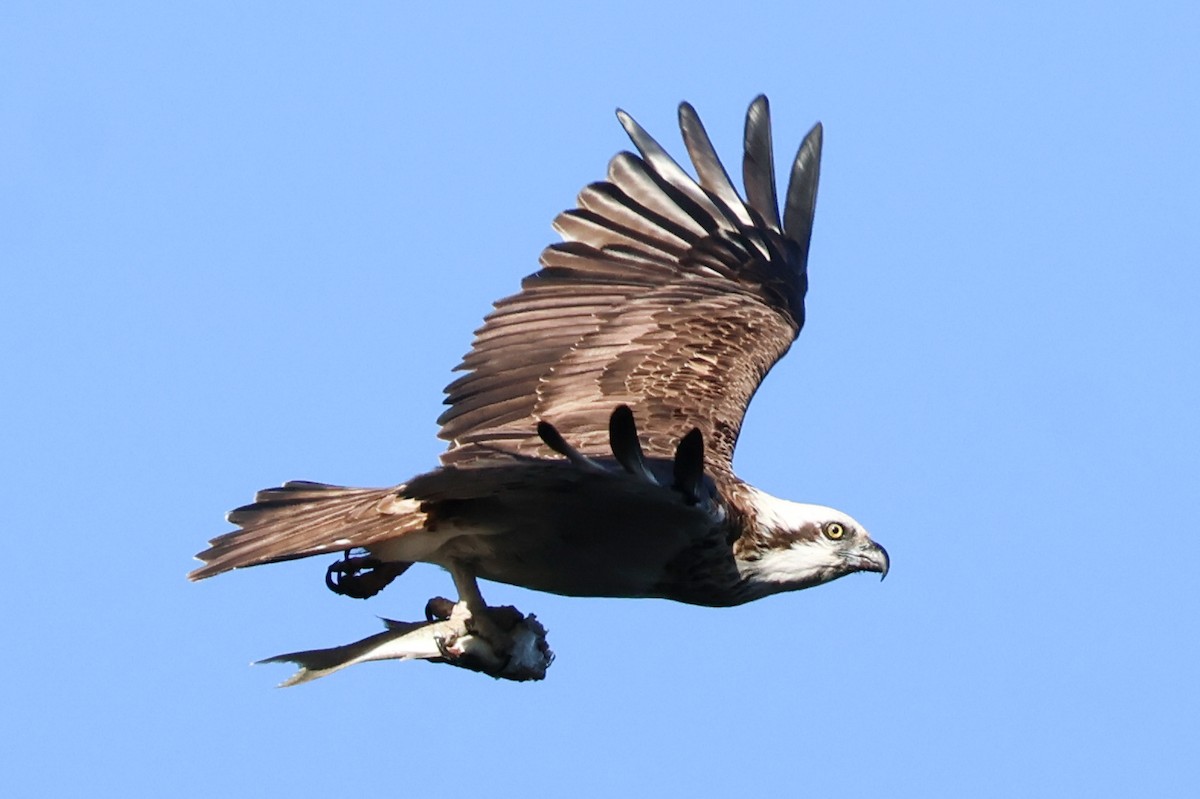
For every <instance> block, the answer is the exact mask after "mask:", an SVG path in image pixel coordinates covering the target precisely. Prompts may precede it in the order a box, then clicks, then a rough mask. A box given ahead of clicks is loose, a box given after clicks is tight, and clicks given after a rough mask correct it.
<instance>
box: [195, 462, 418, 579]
mask: <svg viewBox="0 0 1200 799" xmlns="http://www.w3.org/2000/svg"><path fill="white" fill-rule="evenodd" d="M226 518H227V519H228V520H229V521H230V522H231V523H233V524H236V525H237V526H238V527H239V528H240V529H238V530H234V531H232V532H229V533H225V534H224V535H220V536H217V537H216V538H214V539H212V540H211V541H209V547H208V549H206V550H204V551H203V552H200V553H199V554H197V555H196V557H197V558H198V559H199V560H202V561H204V565H203V566H201V567H200V568H198V569H196V570H195V571H193V572H192V573H191V574H189V575H188V579H191V580H202V579H204V578H205V577H212V576H213V575H215V574H220V573H221V572H225V571H229V570H230V569H240V568H242V567H244V566H257V565H259V564H262V563H274V562H276V561H281V560H292V559H295V558H304V557H308V556H309V555H319V554H322V553H328V552H337V551H340V550H346V549H353V548H356V547H364V546H368V545H369V544H371V543H374V542H376V541H379V540H382V539H385V538H391V537H394V536H398V535H403V534H404V533H406V532H411V531H413V530H417V529H420V528H421V527H422V526H423V525H424V522H425V514H424V513H422V512H421V509H420V503H418V502H417V501H415V500H413V499H410V498H408V497H407V496H405V494H404V486H398V487H393V488H346V487H343V486H334V485H326V484H324V483H310V482H306V481H293V482H290V483H284V484H283V485H282V486H280V487H279V488H268V489H265V490H263V491H259V492H258V495H257V496H256V497H255V498H254V502H253V503H252V504H250V505H244V506H242V507H240V508H237V509H235V510H232V511H230V512H229V515H228V516H227V517H226Z"/></svg>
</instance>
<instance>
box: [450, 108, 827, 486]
mask: <svg viewBox="0 0 1200 799" xmlns="http://www.w3.org/2000/svg"><path fill="white" fill-rule="evenodd" d="M617 116H618V118H619V119H620V121H621V124H622V125H623V126H624V127H625V130H626V132H627V133H628V134H629V137H630V138H631V139H632V140H633V143H634V145H635V146H636V147H637V149H638V151H639V152H640V154H641V156H640V157H639V156H637V155H633V154H632V153H628V152H624V153H620V154H619V155H617V156H616V157H615V158H613V160H612V161H611V162H610V163H609V168H608V180H607V181H604V182H601V183H593V184H592V185H590V186H588V187H587V188H585V189H584V190H583V191H582V192H581V193H580V195H579V207H578V208H576V209H573V210H570V211H566V212H564V213H562V214H560V215H559V216H558V218H557V219H556V220H555V221H554V226H555V229H556V230H558V232H559V233H560V234H561V235H562V236H563V238H564V239H565V241H564V242H563V243H561V244H553V245H551V246H549V247H547V248H546V250H545V251H544V252H543V253H542V258H541V263H542V269H541V270H540V271H538V272H537V273H535V274H533V275H530V276H529V277H527V278H526V279H525V280H524V281H523V282H522V284H521V292H520V293H519V294H515V295H513V296H511V297H508V298H506V299H503V300H501V301H500V302H498V303H496V306H495V310H494V311H493V312H492V313H491V314H489V315H488V317H487V319H486V320H485V322H484V325H483V327H482V328H480V329H479V330H478V331H476V334H475V341H474V344H473V346H472V349H471V352H469V353H468V354H467V355H466V357H465V358H464V359H463V361H462V363H461V364H459V366H458V367H457V370H458V371H466V374H465V375H463V376H462V377H460V378H458V379H457V380H455V381H454V382H453V383H451V384H450V385H449V386H447V387H446V394H447V397H446V404H448V405H449V406H450V408H449V409H448V410H446V412H445V413H443V414H442V416H441V418H440V419H439V420H438V422H439V424H441V425H442V428H441V432H440V433H439V435H440V436H441V437H442V438H444V439H447V440H449V441H450V448H449V449H448V450H447V451H446V452H445V453H444V454H443V456H442V461H443V463H446V464H454V463H462V462H467V461H470V460H474V459H475V458H477V457H479V456H480V455H481V454H482V453H483V452H486V451H488V450H494V449H501V450H507V451H511V452H519V453H524V454H530V455H535V454H546V450H545V448H544V445H543V444H542V441H541V440H540V439H539V438H538V436H537V433H536V432H535V429H536V426H537V422H538V421H539V420H545V421H548V422H551V423H552V424H554V425H555V426H556V427H557V428H558V429H559V430H560V431H561V432H562V434H563V436H564V437H565V438H566V439H567V440H568V441H570V442H571V444H572V445H574V446H575V447H577V448H578V449H579V450H580V451H581V452H583V453H584V454H593V455H599V454H604V453H607V451H608V447H609V440H608V422H609V415H610V414H611V413H612V411H613V408H614V407H615V406H617V405H620V404H625V405H628V406H629V407H630V408H632V410H633V413H634V417H635V419H636V420H637V424H638V427H639V428H640V429H641V430H642V431H644V433H643V444H644V445H645V447H646V449H647V452H648V453H649V454H651V455H656V456H660V457H670V456H672V455H673V453H674V451H675V446H676V445H677V444H678V442H679V440H680V439H681V438H682V437H683V436H684V435H685V434H687V432H688V431H690V430H691V429H692V428H693V427H698V428H700V430H701V431H702V433H703V434H704V441H705V446H706V448H707V450H708V452H709V454H710V457H709V468H711V469H715V470H718V471H729V470H730V469H731V462H732V459H733V449H734V445H735V444H736V442H737V438H738V433H739V431H740V429H741V425H742V417H743V415H744V414H745V411H746V406H747V405H748V404H749V403H750V399H751V397H752V396H753V395H754V392H755V391H756V390H757V388H758V386H759V384H760V383H761V382H762V379H763V377H765V376H766V374H767V372H768V371H769V370H770V369H771V367H772V366H773V365H774V364H775V362H776V361H778V360H779V358H780V357H782V356H783V354H784V353H785V352H787V350H788V347H790V346H791V343H792V341H794V340H795V338H796V335H797V334H798V333H799V332H800V328H801V327H802V326H803V324H804V294H805V291H806V290H807V286H808V280H807V275H806V264H807V261H808V246H809V239H810V236H811V234H812V221H813V211H814V208H815V204H816V196H817V178H818V173H819V170H820V158H821V126H820V125H819V124H818V125H817V126H816V127H814V128H813V129H812V131H811V132H810V133H809V134H808V136H807V137H805V139H804V143H803V144H802V145H801V147H800V151H799V152H798V153H797V155H796V160H795V162H794V164H793V166H792V172H791V179H790V181H789V185H788V191H787V198H786V203H785V206H784V213H783V219H782V221H781V219H780V216H779V208H778V204H777V201H776V192H775V172H774V164H773V159H772V148H771V122H770V114H769V109H768V105H767V99H766V97H762V96H760V97H758V98H757V99H756V100H755V101H754V102H753V103H752V104H751V105H750V109H749V111H748V112H747V114H746V130H745V155H744V158H743V164H742V168H743V180H744V183H745V188H746V199H745V200H743V199H742V198H741V197H740V196H739V195H738V193H737V190H736V189H735V188H734V187H733V184H732V182H731V181H730V179H729V176H728V174H727V173H726V171H725V169H724V167H723V166H722V165H721V162H720V160H719V159H718V158H717V155H716V152H715V151H714V149H713V146H712V143H711V142H710V140H709V138H708V134H707V133H706V132H705V130H704V126H703V125H701V123H700V119H699V117H698V116H697V115H696V112H695V110H694V109H693V108H692V107H691V106H690V105H688V104H687V103H684V104H682V105H681V106H680V107H679V126H680V129H681V130H682V132H683V139H684V143H685V145H686V146H687V150H688V154H689V155H690V156H691V160H692V164H693V166H694V167H695V170H696V175H697V178H698V180H693V179H692V178H691V177H690V176H689V175H688V174H687V173H686V172H685V171H684V170H683V169H682V168H681V167H680V166H679V165H678V164H677V163H676V162H675V161H674V160H672V159H671V157H670V156H668V155H667V154H666V152H665V151H664V150H663V149H662V147H660V146H659V144H658V143H657V142H656V141H655V140H654V139H652V138H651V137H650V136H649V135H648V134H647V133H646V131H645V130H643V129H642V128H641V126H639V125H638V124H637V122H635V121H634V120H633V119H632V118H631V117H630V116H629V115H628V114H626V113H624V112H623V111H618V112H617Z"/></svg>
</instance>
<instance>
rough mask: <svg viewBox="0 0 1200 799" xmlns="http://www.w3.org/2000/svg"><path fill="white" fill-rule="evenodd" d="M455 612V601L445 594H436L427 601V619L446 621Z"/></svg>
mask: <svg viewBox="0 0 1200 799" xmlns="http://www.w3.org/2000/svg"><path fill="white" fill-rule="evenodd" d="M452 612H454V603H453V602H451V601H450V600H449V599H446V598H445V597H444V596H435V597H434V598H433V599H431V600H429V601H428V602H426V603H425V621H445V620H446V619H448V618H450V614H451V613H452Z"/></svg>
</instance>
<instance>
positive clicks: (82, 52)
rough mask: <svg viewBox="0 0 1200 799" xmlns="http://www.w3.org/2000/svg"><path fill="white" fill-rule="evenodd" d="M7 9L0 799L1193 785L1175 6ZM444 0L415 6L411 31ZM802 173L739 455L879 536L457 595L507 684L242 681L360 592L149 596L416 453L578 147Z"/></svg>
mask: <svg viewBox="0 0 1200 799" xmlns="http://www.w3.org/2000/svg"><path fill="white" fill-rule="evenodd" d="M1132 6H1133V4H1103V3H1086V4H1085V3H1079V4H1064V3H1007V4H1003V5H1002V7H996V8H991V9H986V8H982V7H977V6H972V7H968V6H967V5H965V4H960V3H944V4H939V3H921V2H917V3H905V4H896V5H893V4H861V3H836V4H835V3H830V4H825V5H824V6H822V7H817V6H813V5H810V4H797V3H766V4H745V5H744V6H736V5H731V4H728V3H724V4H706V3H690V4H688V5H687V7H686V9H684V8H682V7H680V8H671V9H668V8H666V7H664V8H663V9H662V10H659V9H657V8H647V7H645V6H643V4H635V3H625V4H622V3H614V4H607V5H606V6H605V7H604V8H603V10H601V9H599V8H593V9H581V8H578V7H576V4H564V3H556V4H546V5H543V6H540V7H536V6H529V7H527V10H525V11H522V12H515V11H505V10H500V9H499V8H487V9H472V10H466V9H463V8H455V9H448V10H441V7H440V6H438V4H421V5H420V6H419V7H418V6H416V5H414V6H411V7H410V6H407V5H404V6H402V5H401V4H386V3H381V4H356V6H355V8H354V9H353V10H346V9H340V8H336V9H335V8H334V6H333V4H330V6H329V7H325V8H323V7H319V6H315V5H307V4H293V3H277V4H158V3H146V4H141V5H137V4H116V3H113V4H105V5H104V6H103V8H102V7H101V6H100V5H97V4H79V5H65V4H57V3H11V2H10V3H6V4H5V8H4V10H3V11H2V12H0V98H3V99H2V101H0V220H2V221H0V253H3V255H2V256H0V258H2V261H0V262H2V264H3V267H2V269H0V366H2V368H3V375H4V391H3V392H2V393H0V413H2V415H3V420H4V423H3V424H4V430H5V432H4V435H3V439H4V444H3V445H2V447H0V492H3V502H4V507H5V509H6V521H5V523H4V528H5V529H6V530H7V531H8V532H7V537H6V540H8V542H9V546H8V551H9V556H8V557H9V558H10V560H9V563H8V564H7V567H6V569H5V577H4V579H3V580H2V581H0V596H2V597H3V606H4V608H5V611H6V612H5V613H4V615H3V621H0V625H2V626H0V631H2V634H3V641H4V645H3V646H4V651H5V653H6V654H5V657H3V658H2V659H0V678H2V679H0V685H3V686H4V688H3V689H0V690H2V691H3V694H2V698H3V704H4V707H5V711H4V713H3V714H2V718H0V749H2V750H3V751H4V752H5V754H6V757H5V760H6V762H7V763H9V766H8V768H7V769H6V776H5V783H6V791H8V792H10V794H11V795H13V796H27V795H35V794H36V795H42V796H78V795H85V794H86V795H94V796H102V795H126V794H128V793H133V794H135V795H143V794H149V793H150V792H152V791H153V792H161V793H169V794H171V795H177V796H214V795H219V796H262V795H279V794H283V793H285V792H287V793H290V794H292V795H325V796H329V795H333V794H337V793H341V792H344V791H345V790H347V789H351V788H354V789H355V790H358V789H362V790H376V789H377V790H380V791H384V790H386V791H387V792H389V793H395V792H403V793H405V794H409V795H438V794H441V793H445V792H447V791H449V790H452V789H453V790H460V789H461V790H466V789H468V788H469V789H471V790H483V791H486V792H487V793H488V794H489V795H491V796H499V797H503V796H516V795H526V794H527V793H528V792H529V791H531V790H536V791H538V792H547V791H549V792H550V793H552V794H553V793H557V792H559V791H561V790H565V789H568V788H569V789H570V790H571V791H572V793H573V794H574V795H577V796H612V795H614V794H619V795H624V796H650V795H655V796H706V795H718V794H728V793H730V792H732V791H737V792H739V793H748V794H750V795H783V796H786V795H823V796H865V795H870V796H881V795H882V796H937V795H942V796H962V795H973V796H1013V795H1027V796H1059V795H1075V796H1085V795H1086V796H1129V795H1154V796H1164V797H1168V796H1185V795H1191V792H1192V791H1194V790H1195V786H1196V785H1197V784H1198V783H1200V765H1198V762H1200V761H1198V760H1197V757H1196V753H1197V752H1198V751H1200V733H1198V729H1200V727H1198V725H1197V722H1196V718H1197V714H1198V712H1200V687H1197V685H1198V683H1197V676H1198V675H1197V662H1198V661H1200V646H1198V644H1197V641H1198V640H1200V624H1198V622H1197V618H1198V616H1200V613H1198V610H1200V590H1198V589H1197V581H1196V577H1195V566H1196V563H1197V561H1198V559H1200V544H1198V538H1197V535H1198V530H1197V524H1196V521H1195V508H1196V500H1197V486H1198V485H1200V479H1198V478H1200V455H1198V453H1200V424H1198V422H1197V411H1196V409H1197V407H1200V370H1198V367H1197V362H1198V360H1200V358H1198V357H1197V356H1198V354H1200V353H1198V349H1200V323H1198V322H1197V319H1196V315H1197V312H1196V303H1197V298H1198V297H1200V277H1198V271H1200V270H1198V268H1197V267H1198V262H1197V257H1198V255H1197V254H1198V253H1200V188H1198V187H1200V156H1198V155H1197V153H1198V152H1200V149H1198V148H1197V142H1198V141H1200V104H1198V103H1197V101H1196V98H1197V94H1196V92H1197V85H1198V81H1200V49H1198V48H1197V47H1196V42H1197V41H1198V40H1200V12H1198V11H1197V10H1196V8H1195V5H1194V4H1187V3H1178V4H1173V3H1157V4H1144V5H1143V6H1142V7H1139V8H1136V9H1135V8H1133V7H1132ZM447 8H448V7H447ZM760 92H765V93H766V94H768V95H769V96H770V98H771V102H772V110H773V116H774V119H775V143H776V147H777V150H778V151H779V157H780V159H781V160H786V159H789V158H790V157H791V155H792V154H793V152H794V149H795V147H796V145H797V144H798V143H799V141H800V139H801V137H802V136H803V134H804V133H805V132H806V131H807V130H808V128H809V126H810V125H811V124H812V123H813V122H815V121H816V120H818V119H819V120H821V121H823V122H824V124H825V153H824V162H823V171H822V184H821V195H820V200H819V203H818V212H817V222H816V232H815V236H814V241H813V253H812V259H811V263H810V274H811V283H812V285H811V291H810V294H809V306H808V307H809V321H808V326H807V328H806V329H805V331H804V334H803V335H802V337H801V339H800V341H799V342H798V343H797V345H796V346H795V347H793V349H792V353H791V355H789V357H788V358H787V359H786V360H785V361H783V362H782V363H781V364H780V366H779V367H778V368H777V369H776V371H775V372H773V373H772V375H771V376H770V378H769V379H768V381H767V382H766V384H765V386H764V387H763V390H762V391H761V392H760V393H759V395H758V396H757V397H756V399H755V402H754V404H753V406H752V407H751V411H750V414H749V416H748V419H747V425H746V428H745V430H744V434H743V437H742V441H741V443H740V446H739V450H738V456H737V461H736V463H737V466H738V469H739V472H740V473H741V475H742V476H743V477H745V478H746V479H748V480H750V481H752V482H754V483H756V484H758V485H759V486H760V487H762V488H764V489H766V490H768V491H771V492H772V493H775V494H778V495H782V496H787V497H791V498H793V499H797V500H806V501H816V502H821V503H825V504H831V505H834V506H837V507H840V508H843V509H845V510H847V511H849V512H851V513H852V514H854V515H855V516H856V517H858V518H859V519H861V520H862V521H863V522H864V523H865V524H866V525H867V526H868V527H869V528H870V529H871V531H872V534H873V536H874V537H875V538H876V539H877V540H878V541H880V542H881V543H883V544H884V545H886V546H887V547H888V549H889V551H890V552H891V555H892V564H893V567H892V573H891V575H890V576H889V577H888V579H887V581H886V582H884V583H882V584H880V583H879V582H877V581H875V580H873V579H869V578H867V577H863V576H859V577H851V578H847V579H845V580H842V581H839V582H836V583H833V584H831V585H827V586H824V587H821V588H819V589H815V590H812V591H807V592H803V593H799V594H790V595H783V596H777V597H773V598H770V599H767V600H763V601H761V602H758V603H755V604H751V605H748V606H745V607H741V608H735V609H730V610H710V609H700V608H692V607H685V606H680V605H672V604H669V603H665V602H654V601H617V600H578V599H564V598H560V597H555V596H549V595H539V594H533V593H530V592H526V591H522V590H518V589H515V588H509V587H506V586H495V585H492V586H485V592H486V595H487V596H488V598H489V599H490V600H491V601H493V602H495V603H498V604H499V603H514V604H517V605H518V606H520V607H521V608H522V609H524V610H526V611H532V612H535V613H537V614H538V616H539V618H540V619H542V620H543V621H544V622H545V623H546V625H547V626H548V627H549V629H550V639H551V643H552V645H553V646H554V648H555V650H556V651H557V653H558V660H557V662H556V663H555V664H554V666H553V668H552V669H551V671H550V674H549V678H548V679H547V680H546V681H545V682H544V683H541V684H536V685H512V684H500V683H495V682H493V681H491V680H488V679H486V678H483V677H481V676H479V675H474V674H469V673H466V672H459V671H457V670H452V669H447V668H443V667H438V668H434V667H430V666H427V665H424V664H395V663H385V664H369V665H366V666H361V667H356V668H354V669H351V670H349V671H347V672H345V673H342V674H339V675H336V676H334V677H332V678H330V679H327V680H322V681H319V682H317V683H315V684H312V685H308V686H302V687H300V688H296V689H290V690H275V689H274V688H273V687H272V686H273V685H274V684H275V683H277V682H279V681H280V680H282V679H283V678H284V677H285V676H286V675H287V673H288V672H287V671H286V669H284V668H283V667H278V666H262V667H256V668H253V669H251V668H247V666H246V664H247V662H249V661H250V660H254V659H258V658H261V657H265V656H268V655H272V654H276V653H278V652H282V651H289V650H293V649H298V648H306V647H314V646H325V645H332V644H338V643H345V642H348V641H350V640H353V639H356V638H358V637H361V636H364V635H367V634H369V633H372V632H374V631H375V630H376V629H377V621H376V619H375V616H377V615H382V616H391V617H399V618H405V617H409V618H411V617H414V616H415V615H416V614H418V613H419V612H420V610H421V608H422V607H423V605H424V602H425V600H426V599H427V598H428V597H430V596H433V595H436V594H445V593H448V592H449V591H451V586H450V581H449V579H448V577H447V576H446V575H445V574H443V573H440V572H439V571H438V570H436V569H434V568H432V567H422V568H416V569H413V570H412V571H411V572H410V573H409V574H406V575H405V576H404V577H403V579H401V580H399V581H397V582H396V583H395V584H393V586H392V587H391V588H390V589H389V590H388V591H387V592H386V593H385V594H383V595H381V596H380V597H377V598H375V599H373V600H370V601H368V602H355V601H351V600H347V599H344V598H342V597H337V596H334V595H333V594H331V593H329V592H328V591H326V590H325V589H324V587H322V584H321V578H322V574H323V569H324V567H325V565H326V564H325V563H324V562H320V561H318V560H314V561H300V562H295V563H289V564H282V565H278V566H272V567H268V568H263V569H258V570H249V571H246V572H238V573H235V574H232V575H227V576H222V577H220V578H217V579H214V580H211V581H207V582H204V583H201V584H198V585H193V584H189V583H187V582H186V581H185V580H184V574H185V573H186V572H187V571H188V570H189V569H190V568H191V566H192V561H191V555H192V553H194V552H195V551H197V550H198V549H200V548H201V547H202V545H203V544H204V541H205V540H206V539H207V538H209V537H210V536H212V535H214V534H216V533H219V532H222V531H224V530H225V529H227V527H226V525H225V523H224V521H223V518H222V516H223V514H224V512H225V511H226V510H228V509H229V508H231V507H234V506H236V505H239V504H242V503H244V502H246V501H247V500H248V499H249V498H250V497H251V496H252V495H253V492H254V491H255V490H256V489H258V488H261V487H265V486H269V485H275V484H278V483H279V482H281V481H284V480H287V479H295V478H307V479H315V480H323V481H328V482H338V483H347V484H362V485H384V484H390V483H395V482H399V481H401V480H403V479H405V478H407V477H409V476H411V475H413V474H415V473H417V472H420V471H424V470H426V469H428V468H430V467H431V466H433V465H434V463H435V462H436V458H437V454H438V452H439V451H440V449H441V446H440V442H439V441H438V440H437V439H436V437H435V433H436V427H435V425H434V419H435V418H436V416H437V414H438V413H439V409H440V401H441V388H442V386H443V385H444V384H445V383H446V382H448V378H449V368H450V367H451V366H453V365H454V364H455V363H456V362H457V360H458V358H459V357H460V356H461V355H462V353H463V352H464V351H465V349H466V347H467V346H468V344H469V340H470V331H471V330H472V329H473V328H474V327H475V326H476V325H477V324H478V322H479V320H480V319H481V317H482V316H483V314H484V313H485V312H486V311H487V309H488V307H489V303H490V302H491V301H492V300H494V299H497V298H499V297H501V296H503V295H505V294H508V293H510V292H512V291H513V290H514V289H515V288H516V287H517V285H518V281H519V279H520V277H521V276H523V275H524V274H526V273H528V272H530V271H533V269H534V268H536V258H537V254H538V252H539V251H540V249H541V248H542V247H543V246H544V245H545V244H546V243H548V242H550V241H552V240H554V235H553V233H552V231H551V230H550V226H549V223H550V220H551V219H552V217H553V216H554V214H555V213H557V212H558V211H559V210H561V209H562V208H564V207H568V206H570V205H571V204H572V203H573V199H574V196H575V193H576V192H577V191H578V189H579V188H580V187H582V186H583V185H584V184H585V183H587V182H590V181H592V180H595V179H598V178H600V177H601V176H602V175H603V171H604V167H605V164H606V162H607V160H608V158H609V157H610V156H611V155H612V154H613V153H615V152H616V151H617V150H619V149H623V148H626V147H628V144H627V142H626V140H625V139H624V135H623V133H622V131H621V130H620V127H619V125H618V124H617V122H616V120H615V119H614V118H613V116H612V111H613V109H614V108H616V107H617V106H621V107H623V108H625V109H626V110H628V111H629V112H631V113H632V114H633V115H634V116H635V117H636V118H637V119H638V120H639V121H640V122H641V123H642V124H643V125H644V126H645V127H646V128H647V129H649V130H650V132H651V133H652V134H654V135H655V136H656V137H657V138H659V140H660V141H661V142H662V143H663V144H664V145H665V146H667V148H668V150H670V151H672V152H674V153H677V154H681V153H682V147H681V145H680V143H679V138H678V133H677V131H676V130H675V123H674V114H675V107H676V105H677V103H678V102H679V101H680V100H683V99H687V100H689V101H691V102H692V103H693V104H694V105H695V106H696V107H697V109H698V110H699V112H700V114H701V116H702V118H703V119H704V120H705V121H706V124H707V125H708V127H709V131H710V133H711V134H712V136H713V138H714V141H715V143H716V146H717V148H718V150H719V151H720V152H721V153H723V154H724V156H725V158H726V159H727V162H732V163H735V164H736V161H737V159H738V158H739V157H740V151H739V147H740V126H741V121H742V115H743V113H744V111H745V107H746V105H747V103H748V102H749V101H750V100H751V99H752V98H753V96H754V95H756V94H758V93H760Z"/></svg>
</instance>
